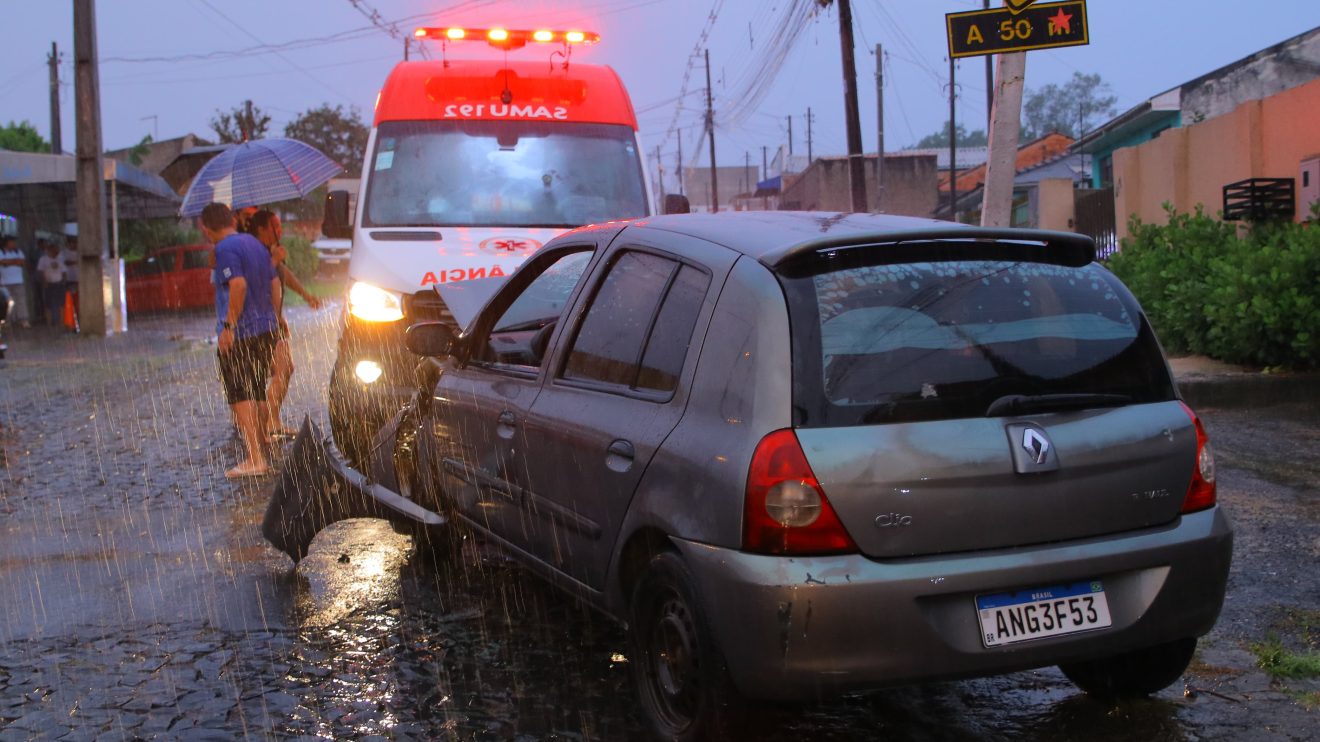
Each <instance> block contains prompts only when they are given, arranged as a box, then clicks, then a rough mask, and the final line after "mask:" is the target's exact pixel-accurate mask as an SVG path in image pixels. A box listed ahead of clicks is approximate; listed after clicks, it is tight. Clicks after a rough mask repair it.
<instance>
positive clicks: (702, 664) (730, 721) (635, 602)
mask: <svg viewBox="0 0 1320 742" xmlns="http://www.w3.org/2000/svg"><path fill="white" fill-rule="evenodd" d="M630 608H631V610H630V614H631V615H630V619H631V626H630V630H631V638H632V651H633V659H634V661H633V663H632V666H633V678H634V680H635V682H636V684H637V693H638V696H639V697H640V700H641V704H642V709H643V710H644V711H645V712H646V716H647V719H648V720H649V721H650V723H651V728H652V731H653V732H654V733H655V735H656V736H657V738H659V739H664V740H702V739H724V738H727V737H729V736H731V732H732V730H735V729H736V728H737V727H738V726H739V724H740V722H741V720H742V717H743V711H744V708H745V704H744V702H743V700H742V698H741V697H740V696H739V694H738V692H737V689H736V688H734V686H733V682H732V680H731V679H730V678H729V673H728V668H727V667H726V665H725V663H724V658H723V656H722V655H721V653H720V651H719V648H718V647H716V646H715V639H714V634H713V633H712V632H711V630H710V626H709V624H708V622H707V620H706V616H705V613H704V610H705V608H704V606H703V605H702V603H701V600H700V595H699V593H698V592H697V589H696V583H695V581H694V580H693V578H692V575H691V573H690V572H689V571H688V569H687V566H686V565H685V564H684V563H683V560H682V558H680V557H679V556H678V555H677V554H675V553H673V552H662V553H660V554H657V555H656V556H654V557H652V558H651V562H650V564H649V565H648V567H647V569H646V572H645V573H644V574H643V575H642V578H641V579H640V580H639V581H638V583H637V586H636V587H635V589H634V590H633V597H632V604H631V607H630Z"/></svg>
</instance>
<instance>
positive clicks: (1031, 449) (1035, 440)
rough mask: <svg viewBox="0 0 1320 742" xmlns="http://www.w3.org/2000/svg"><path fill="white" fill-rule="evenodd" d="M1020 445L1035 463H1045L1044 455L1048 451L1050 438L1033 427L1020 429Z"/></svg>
mask: <svg viewBox="0 0 1320 742" xmlns="http://www.w3.org/2000/svg"><path fill="white" fill-rule="evenodd" d="M1022 447H1023V448H1025V449H1026V450H1027V453H1029V454H1031V456H1032V458H1034V459H1035V460H1036V463H1037V464H1043V463H1045V456H1046V454H1048V453H1049V452H1050V440H1049V439H1048V438H1046V437H1045V434H1044V433H1042V432H1040V431H1039V430H1036V429H1035V428H1027V429H1026V430H1024V431H1022Z"/></svg>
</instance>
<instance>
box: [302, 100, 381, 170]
mask: <svg viewBox="0 0 1320 742" xmlns="http://www.w3.org/2000/svg"><path fill="white" fill-rule="evenodd" d="M367 133H368V129H367V125H366V124H365V123H363V122H362V117H361V115H360V114H359V113H358V109H357V107H356V106H354V107H352V108H349V109H348V110H347V111H345V110H344V107H343V106H335V107H334V108H331V107H330V104H328V103H323V104H321V106H320V107H319V108H313V109H311V110H308V111H304V112H303V113H302V114H301V115H299V116H298V118H296V119H294V120H293V121H290V122H289V124H288V125H287V126H285V127H284V136H286V137H289V138H290V139H297V140H299V141H301V142H306V143H307V144H310V145H312V146H313V147H316V148H317V149H319V150H321V151H322V152H324V153H325V154H326V156H327V157H329V158H330V159H332V160H334V161H335V162H338V163H339V164H340V165H343V166H344V172H345V174H347V175H348V176H350V177H354V178H356V177H357V176H358V175H360V174H361V173H362V157H363V155H364V153H365V151H366V149H367Z"/></svg>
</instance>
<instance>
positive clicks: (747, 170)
mask: <svg viewBox="0 0 1320 742" xmlns="http://www.w3.org/2000/svg"><path fill="white" fill-rule="evenodd" d="M751 190H752V153H751V152H746V151H744V152H743V187H742V191H743V193H747V192H748V191H751Z"/></svg>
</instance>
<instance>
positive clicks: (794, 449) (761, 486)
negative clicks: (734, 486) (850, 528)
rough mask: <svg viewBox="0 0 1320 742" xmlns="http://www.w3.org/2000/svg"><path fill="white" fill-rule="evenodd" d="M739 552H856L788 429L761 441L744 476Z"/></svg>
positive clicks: (798, 553)
mask: <svg viewBox="0 0 1320 742" xmlns="http://www.w3.org/2000/svg"><path fill="white" fill-rule="evenodd" d="M743 549H744V550H746V551H751V552H756V553H760V554H794V555H809V554H843V553H850V552H855V551H857V545H856V544H855V543H853V540H852V537H850V536H849V535H848V532H847V531H846V530H844V527H843V523H841V522H840V521H839V516H837V515H835V513H834V508H832V507H830V501H829V500H828V499H827V498H826V497H825V491H824V490H822V489H821V487H820V483H819V482H817V481H816V475H815V473H813V472H812V471H811V465H810V464H808V463H807V457H806V454H804V453H803V452H802V445H801V444H800V443H798V439H797V435H796V434H794V433H793V431H792V430H788V429H785V430H776V431H775V432H773V433H771V434H769V435H767V436H766V437H765V438H762V439H761V442H760V443H759V444H757V446H756V453H755V454H753V455H752V465H751V467H750V468H749V469H748V472H747V496H746V499H745V500H744V502H743Z"/></svg>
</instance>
